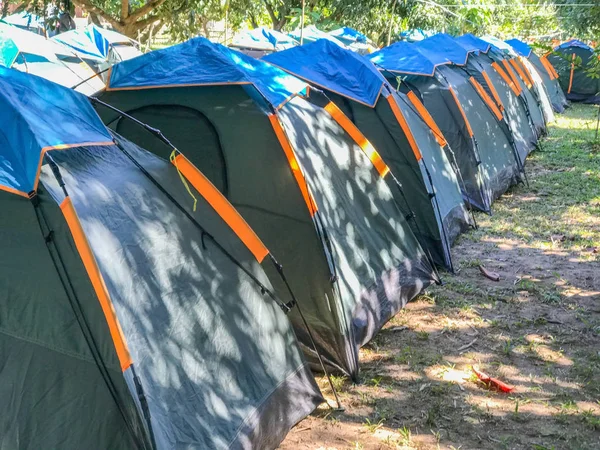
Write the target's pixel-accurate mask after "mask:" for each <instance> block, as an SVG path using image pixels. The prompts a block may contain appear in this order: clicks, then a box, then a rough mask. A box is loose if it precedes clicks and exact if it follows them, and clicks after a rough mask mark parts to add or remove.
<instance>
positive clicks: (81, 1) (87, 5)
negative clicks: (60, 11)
mask: <svg viewBox="0 0 600 450" xmlns="http://www.w3.org/2000/svg"><path fill="white" fill-rule="evenodd" d="M73 4H75V5H77V6H81V7H82V8H84V9H85V10H86V11H87V12H91V13H94V14H96V15H97V16H100V17H102V18H103V19H104V20H106V21H107V22H108V23H110V24H111V25H112V26H113V27H114V28H115V29H116V30H117V31H121V30H122V29H123V25H122V24H121V22H119V21H118V20H117V19H115V18H114V17H112V16H111V15H110V14H107V13H106V12H104V11H103V10H102V9H100V8H98V7H97V6H95V5H93V4H92V3H91V2H90V1H89V0H73Z"/></svg>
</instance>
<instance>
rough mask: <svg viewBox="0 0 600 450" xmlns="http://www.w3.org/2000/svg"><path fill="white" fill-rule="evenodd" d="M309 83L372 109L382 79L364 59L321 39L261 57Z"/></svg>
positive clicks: (381, 85)
mask: <svg viewBox="0 0 600 450" xmlns="http://www.w3.org/2000/svg"><path fill="white" fill-rule="evenodd" d="M263 59H264V60H265V61H268V62H270V63H271V64H274V65H275V66H278V67H281V68H282V69H283V70H285V71H287V72H289V73H291V74H292V75H295V76H297V77H299V78H302V79H303V80H306V81H308V82H309V83H311V84H314V85H316V86H320V87H322V88H324V89H327V90H329V91H333V92H336V93H338V94H340V95H343V96H345V97H348V98H350V99H352V100H356V101H357V102H360V103H364V104H366V105H368V106H371V107H372V106H375V103H377V99H378V98H379V94H380V92H381V89H382V87H383V85H384V84H385V78H384V77H383V76H382V75H381V74H380V73H379V71H378V70H377V69H376V68H375V66H374V65H373V64H371V63H370V62H369V60H368V59H366V58H364V57H362V56H359V55H357V54H356V53H354V52H352V51H350V50H346V49H343V48H341V47H339V46H338V45H336V44H333V43H331V42H329V41H326V40H324V39H321V40H318V41H316V42H313V43H312V44H307V45H303V46H301V47H295V48H291V49H288V50H284V51H282V52H278V53H273V54H271V55H267V56H265V57H263Z"/></svg>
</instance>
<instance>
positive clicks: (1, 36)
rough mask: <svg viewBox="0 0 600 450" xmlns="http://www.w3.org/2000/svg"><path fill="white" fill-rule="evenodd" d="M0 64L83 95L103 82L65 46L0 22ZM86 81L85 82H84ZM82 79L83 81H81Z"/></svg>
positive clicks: (99, 87)
mask: <svg viewBox="0 0 600 450" xmlns="http://www.w3.org/2000/svg"><path fill="white" fill-rule="evenodd" d="M0 65H4V66H6V67H12V68H13V69H17V70H19V71H21V72H27V73H30V74H33V75H38V76H40V77H43V78H46V79H47V80H50V81H53V82H55V83H57V84H60V85H62V86H65V87H70V88H76V90H77V91H79V92H81V93H84V94H86V95H91V94H94V93H96V92H98V91H99V90H100V89H102V88H103V87H104V83H103V82H102V81H101V80H100V79H97V78H93V79H90V78H91V77H93V76H94V71H93V70H92V69H91V68H90V67H89V66H88V65H87V64H85V63H83V62H82V61H81V59H79V58H77V57H76V56H75V55H74V53H73V52H72V51H71V50H70V49H69V48H67V47H65V46H64V45H62V44H59V43H58V42H55V41H53V40H51V39H46V38H44V37H43V36H39V35H37V34H34V33H31V32H29V31H25V30H21V29H19V28H17V27H14V26H11V25H7V24H4V23H2V22H0ZM85 80H87V81H85ZM84 81H85V82H84Z"/></svg>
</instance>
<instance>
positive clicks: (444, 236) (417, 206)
mask: <svg viewBox="0 0 600 450" xmlns="http://www.w3.org/2000/svg"><path fill="white" fill-rule="evenodd" d="M263 59H264V60H266V61H268V62H269V63H271V64H273V65H275V66H277V67H280V68H282V69H283V70H286V71H287V72H289V73H291V74H292V75H295V76H298V77H300V78H302V79H303V80H306V81H307V82H309V83H311V85H313V86H315V87H316V88H317V89H324V92H325V94H326V96H327V99H326V100H325V102H327V101H329V100H328V99H331V100H332V101H333V102H334V103H335V105H336V106H337V107H338V108H339V109H340V110H342V111H343V112H344V114H345V115H346V116H347V117H348V118H349V119H350V120H351V121H352V123H349V124H348V126H349V127H352V124H354V125H356V127H358V130H359V131H360V132H361V133H362V134H364V136H365V137H366V138H367V139H368V140H369V142H370V143H371V144H372V145H373V146H374V148H375V149H376V150H377V152H379V154H380V155H381V156H382V158H383V160H384V161H385V162H386V163H387V164H388V165H389V167H390V170H391V172H392V174H393V176H390V177H388V180H389V182H390V183H391V188H392V192H393V193H394V194H396V196H397V198H398V203H399V204H400V205H403V208H404V210H405V213H406V214H407V215H409V216H411V215H413V214H414V218H413V220H410V222H409V223H410V224H411V226H412V227H413V232H414V233H415V235H416V236H417V238H418V239H419V241H420V243H421V245H422V246H423V248H425V249H427V250H428V251H429V253H430V254H431V255H432V258H433V260H434V262H435V263H436V264H438V265H440V266H442V267H446V268H447V269H448V270H453V266H452V256H451V251H450V246H451V245H452V243H453V242H454V240H455V239H456V238H457V237H458V235H459V234H460V233H462V232H463V231H465V230H467V229H468V228H469V226H470V224H471V223H472V222H471V220H470V217H469V214H468V211H467V207H466V205H465V203H464V201H463V198H462V194H461V184H462V183H461V182H462V179H461V174H460V172H458V169H457V167H456V164H455V160H454V157H453V155H451V154H450V155H449V156H447V155H446V154H445V152H444V149H445V147H446V142H445V140H444V138H443V136H441V133H440V131H439V128H438V127H437V125H436V124H435V122H434V121H433V119H432V118H431V116H430V115H429V113H428V112H427V110H426V109H425V108H424V106H423V105H422V104H421V103H420V102H419V101H418V100H417V99H416V97H410V96H409V97H407V96H406V95H404V94H403V93H395V92H394V91H393V89H392V88H391V87H390V86H389V84H388V83H387V82H386V80H385V78H384V77H383V75H381V74H380V73H379V71H378V70H377V69H376V68H375V67H374V66H373V64H371V63H370V62H369V61H368V60H367V59H365V58H363V57H361V56H359V55H357V54H355V53H353V52H351V51H349V50H346V49H343V48H341V47H339V46H338V45H336V44H333V43H331V42H329V41H326V40H324V39H321V40H318V41H316V42H314V43H311V44H307V45H304V46H302V47H295V48H291V49H288V50H284V51H281V52H277V53H273V54H271V55H268V56H265V57H264V58H263ZM342 68H343V69H342ZM457 172H458V173H457Z"/></svg>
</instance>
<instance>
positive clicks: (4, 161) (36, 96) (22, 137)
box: [0, 67, 112, 195]
mask: <svg viewBox="0 0 600 450" xmlns="http://www.w3.org/2000/svg"><path fill="white" fill-rule="evenodd" d="M0 123H2V124H10V126H8V127H3V128H2V133H0V189H2V190H8V191H11V192H16V193H19V194H24V195H26V194H27V193H29V192H31V191H33V190H34V189H35V188H36V185H37V176H38V168H39V166H40V163H41V158H42V157H43V154H44V152H45V151H47V150H52V149H60V148H65V146H79V145H92V144H96V145H97V144H110V143H111V142H112V137H111V135H110V133H109V132H108V130H107V129H106V127H105V126H104V125H103V124H102V122H101V120H100V118H99V117H98V116H97V115H96V112H95V111H94V109H93V108H92V107H91V105H90V103H89V102H88V100H87V98H86V97H84V96H83V95H81V94H78V93H77V92H75V91H73V90H71V89H67V88H64V87H62V86H59V85H57V84H55V83H52V82H50V81H47V80H44V79H43V78H39V77H36V76H34V75H28V74H26V73H22V72H19V71H16V70H12V69H7V68H5V67H0Z"/></svg>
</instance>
